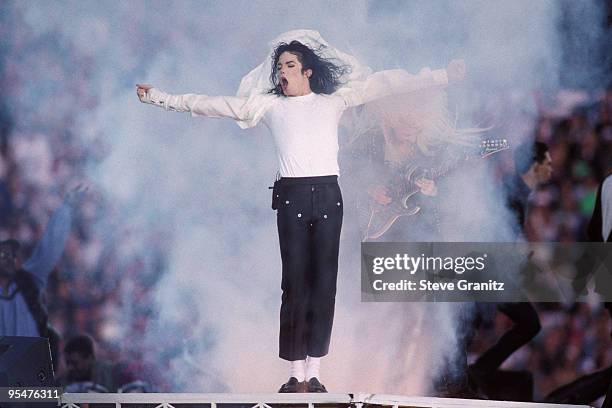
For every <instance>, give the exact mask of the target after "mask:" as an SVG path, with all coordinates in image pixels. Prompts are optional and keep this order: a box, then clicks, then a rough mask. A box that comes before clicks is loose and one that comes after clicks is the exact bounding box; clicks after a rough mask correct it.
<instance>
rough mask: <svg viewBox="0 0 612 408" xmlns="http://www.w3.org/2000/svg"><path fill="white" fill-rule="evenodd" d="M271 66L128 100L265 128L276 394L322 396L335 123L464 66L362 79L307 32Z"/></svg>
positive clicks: (336, 208) (335, 240) (334, 246)
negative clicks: (272, 149) (276, 327)
mask: <svg viewBox="0 0 612 408" xmlns="http://www.w3.org/2000/svg"><path fill="white" fill-rule="evenodd" d="M271 62H272V65H271V67H270V65H268V64H269V62H266V61H265V62H264V63H262V64H261V65H259V66H258V67H257V68H255V69H254V70H253V71H251V72H250V73H249V74H248V75H247V76H246V77H244V78H243V79H242V81H241V86H240V89H239V91H238V96H236V97H223V96H220V97H209V96H206V95H194V94H187V95H169V94H166V93H164V92H161V91H160V90H158V89H156V88H153V87H151V86H150V85H138V86H137V87H138V89H137V93H138V97H139V98H140V100H141V101H142V102H145V103H150V104H154V105H157V106H161V107H164V108H165V109H167V110H174V111H179V112H191V113H192V114H194V115H203V116H208V117H228V118H232V119H234V120H236V121H238V124H239V125H240V126H241V127H242V128H248V127H253V126H255V125H257V123H259V121H260V120H263V121H264V123H265V124H266V125H267V127H268V128H269V129H270V131H271V133H272V135H273V137H274V140H275V143H276V152H277V158H278V163H279V172H280V175H281V179H280V180H278V181H277V182H276V183H275V188H274V191H273V208H274V209H277V210H278V212H277V224H278V235H279V242H280V249H281V258H282V265H283V267H282V284H281V286H282V290H283V294H282V305H281V316H280V353H279V355H280V357H281V358H282V359H285V360H288V361H290V362H291V374H290V378H289V381H288V382H287V383H285V384H283V385H282V386H281V388H280V390H279V392H299V391H302V390H304V389H306V390H307V391H308V392H327V391H326V389H325V387H324V386H323V384H321V383H320V381H319V366H320V358H321V357H323V356H325V355H326V354H327V353H328V349H329V343H330V338H331V329H332V323H333V315H334V305H335V294H336V280H337V279H336V278H337V272H338V250H339V241H340V230H341V226H342V216H343V202H342V195H341V192H340V187H339V186H338V182H337V177H338V174H339V169H338V122H339V120H340V116H341V115H342V113H343V112H344V111H345V110H346V109H347V108H350V107H354V106H358V105H361V104H364V103H366V102H369V101H371V100H374V99H377V98H381V97H384V96H387V95H390V94H394V93H405V92H413V91H415V90H418V89H423V88H427V87H437V86H445V85H447V83H448V82H449V81H454V80H461V79H462V78H463V76H464V73H465V65H464V63H463V61H459V60H456V61H451V63H450V64H449V67H448V69H447V70H437V71H430V70H423V71H421V72H420V73H419V74H418V75H410V74H408V73H407V72H405V71H402V70H391V71H381V72H377V73H374V74H370V71H369V70H368V69H367V68H365V67H363V66H361V65H360V64H359V63H358V62H357V60H356V59H355V58H354V57H352V56H350V55H347V54H344V53H342V52H340V51H338V50H336V49H334V48H333V47H331V46H329V44H327V43H326V42H325V41H324V40H323V39H322V38H321V37H320V35H319V33H317V32H316V31H309V30H296V31H291V32H288V33H285V34H283V35H281V36H280V37H279V38H277V39H276V40H275V41H274V42H273V49H272V52H271ZM268 67H270V68H271V69H270V68H268Z"/></svg>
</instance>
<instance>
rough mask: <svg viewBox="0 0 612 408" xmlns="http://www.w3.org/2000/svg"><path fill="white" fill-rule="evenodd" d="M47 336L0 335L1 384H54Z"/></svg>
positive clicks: (8, 385) (34, 385) (42, 385)
mask: <svg viewBox="0 0 612 408" xmlns="http://www.w3.org/2000/svg"><path fill="white" fill-rule="evenodd" d="M54 385H55V380H54V377H53V365H52V363H51V351H50V348H49V340H48V339H47V338H44V337H18V336H2V337H0V387H53V386H54Z"/></svg>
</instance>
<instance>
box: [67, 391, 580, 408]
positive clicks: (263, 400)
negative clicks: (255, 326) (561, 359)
mask: <svg viewBox="0 0 612 408" xmlns="http://www.w3.org/2000/svg"><path fill="white" fill-rule="evenodd" d="M60 402H61V407H62V408H76V407H79V406H80V405H77V404H85V403H105V404H115V406H116V407H117V408H120V407H121V406H122V404H158V405H159V406H162V407H168V408H170V407H172V406H173V404H197V403H199V404H210V405H211V408H216V405H217V404H233V405H236V404H237V405H244V406H251V407H253V408H269V406H270V405H274V404H283V405H306V404H307V405H308V408H315V405H325V406H326V407H329V406H333V405H338V406H339V407H345V406H347V405H352V406H355V408H362V407H363V406H364V405H374V406H380V407H392V408H409V407H414V408H458V407H483V408H484V407H488V408H495V407H500V408H518V407H526V408H527V407H529V408H559V407H575V408H578V407H581V408H588V407H589V406H588V405H567V404H548V403H539V402H516V401H494V400H477V399H461V398H434V397H415V396H405V395H388V394H367V393H346V394H340V393H329V394H304V393H301V394H198V393H148V394H140V393H127V394H95V393H82V394H80V393H66V394H63V395H62V396H61V399H60Z"/></svg>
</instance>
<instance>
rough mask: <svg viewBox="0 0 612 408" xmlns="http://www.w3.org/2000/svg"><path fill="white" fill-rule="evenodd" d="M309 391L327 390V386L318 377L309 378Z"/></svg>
mask: <svg viewBox="0 0 612 408" xmlns="http://www.w3.org/2000/svg"><path fill="white" fill-rule="evenodd" d="M308 392H327V390H326V389H325V386H324V385H323V384H321V383H320V382H319V380H318V379H317V377H312V378H311V379H310V380H308Z"/></svg>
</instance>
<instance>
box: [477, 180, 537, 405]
mask: <svg viewBox="0 0 612 408" xmlns="http://www.w3.org/2000/svg"><path fill="white" fill-rule="evenodd" d="M504 187H505V191H506V205H507V207H508V209H509V210H510V211H512V213H513V214H514V218H515V221H516V224H515V225H516V228H515V235H516V236H517V237H518V236H520V235H521V234H522V232H523V231H524V226H525V222H526V220H527V209H528V200H529V194H530V193H531V189H530V188H529V186H527V184H525V182H524V181H523V179H522V178H521V177H520V175H519V174H516V173H515V174H513V175H512V176H510V177H507V178H506V179H505V180H504ZM497 310H498V311H500V312H502V313H503V314H505V315H506V316H508V318H510V320H512V322H513V323H514V326H512V328H511V329H510V330H508V331H507V332H506V333H504V334H503V335H502V337H501V338H500V339H499V340H498V341H497V343H495V344H494V345H493V346H492V347H491V348H489V349H488V350H487V351H485V352H484V353H483V354H482V355H481V356H480V357H478V359H477V360H476V361H475V362H474V364H473V365H471V366H470V373H471V375H472V377H473V379H474V381H475V382H476V383H477V384H478V385H479V386H480V388H488V387H487V386H488V385H489V384H488V382H490V381H493V378H494V376H493V374H494V373H496V371H497V370H498V369H499V367H500V366H501V365H502V364H503V362H504V361H505V360H506V359H507V358H508V357H510V355H512V354H513V353H514V352H515V351H516V350H518V349H519V348H521V347H522V346H523V345H525V344H527V343H528V342H529V341H531V339H533V338H534V337H535V336H536V335H537V334H538V333H539V331H540V329H541V325H540V318H539V316H538V313H537V311H536V310H535V308H534V306H533V304H531V303H529V302H505V303H498V304H497ZM525 394H531V391H529V392H525ZM530 399H531V397H528V398H523V400H530Z"/></svg>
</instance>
